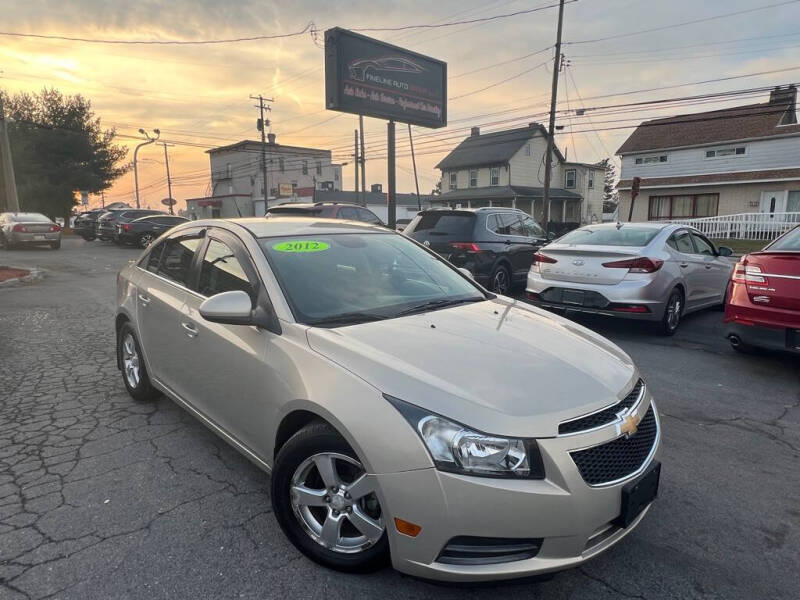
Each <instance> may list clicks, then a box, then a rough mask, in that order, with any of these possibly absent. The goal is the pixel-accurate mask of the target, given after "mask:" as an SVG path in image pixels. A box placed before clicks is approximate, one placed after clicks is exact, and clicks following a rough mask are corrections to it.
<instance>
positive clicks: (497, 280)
mask: <svg viewBox="0 0 800 600" xmlns="http://www.w3.org/2000/svg"><path fill="white" fill-rule="evenodd" d="M494 291H495V292H499V293H501V294H505V293H506V292H507V291H508V277H507V276H506V272H505V271H503V270H502V269H501V270H499V271H498V272H497V273H495V275H494Z"/></svg>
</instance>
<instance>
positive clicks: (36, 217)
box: [11, 213, 50, 223]
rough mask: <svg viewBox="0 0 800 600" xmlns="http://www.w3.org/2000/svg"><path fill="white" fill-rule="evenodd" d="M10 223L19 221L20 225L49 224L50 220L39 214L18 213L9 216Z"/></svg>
mask: <svg viewBox="0 0 800 600" xmlns="http://www.w3.org/2000/svg"><path fill="white" fill-rule="evenodd" d="M11 220H12V221H19V222H21V223H49V222H50V219H49V218H47V217H45V216H44V215H40V214H39V213H20V214H17V215H11Z"/></svg>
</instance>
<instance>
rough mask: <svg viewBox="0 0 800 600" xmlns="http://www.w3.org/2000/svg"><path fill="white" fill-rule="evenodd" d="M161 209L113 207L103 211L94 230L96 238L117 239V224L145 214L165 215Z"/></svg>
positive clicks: (104, 239) (128, 221)
mask: <svg viewBox="0 0 800 600" xmlns="http://www.w3.org/2000/svg"><path fill="white" fill-rule="evenodd" d="M166 214H167V213H165V212H164V211H161V210H151V209H149V208H115V209H112V210H109V211H107V212H104V213H103V214H102V215H100V217H99V218H98V219H97V227H96V228H95V231H96V233H97V238H98V239H100V240H103V241H109V240H114V241H116V239H117V225H119V224H122V223H130V222H131V221H133V220H134V219H138V218H139V217H144V216H147V215H166Z"/></svg>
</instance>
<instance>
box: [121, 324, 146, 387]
mask: <svg viewBox="0 0 800 600" xmlns="http://www.w3.org/2000/svg"><path fill="white" fill-rule="evenodd" d="M122 366H123V369H124V372H125V380H126V381H127V382H128V385H129V386H131V387H132V388H136V387H138V386H139V382H140V381H141V372H140V370H139V353H138V352H137V350H136V341H135V340H134V339H133V336H132V335H131V334H130V333H127V334H125V337H124V338H123V339H122Z"/></svg>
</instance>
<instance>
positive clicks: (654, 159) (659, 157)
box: [634, 154, 667, 165]
mask: <svg viewBox="0 0 800 600" xmlns="http://www.w3.org/2000/svg"><path fill="white" fill-rule="evenodd" d="M634 162H635V163H636V164H637V165H653V164H658V163H665V162H667V155H666V154H654V155H653V156H637V157H636V160H635V161H634Z"/></svg>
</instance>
